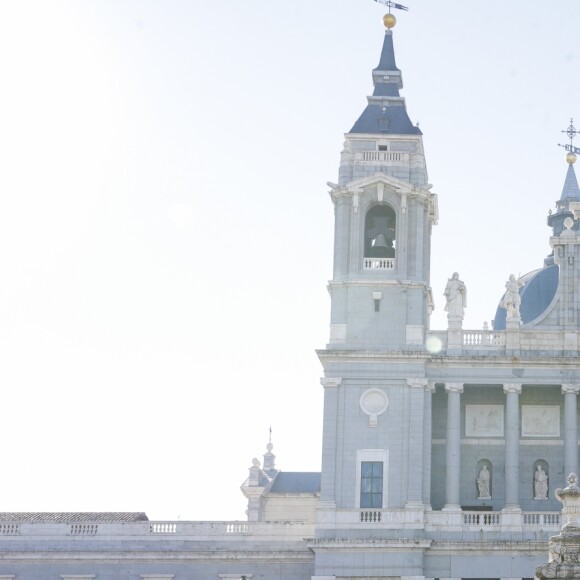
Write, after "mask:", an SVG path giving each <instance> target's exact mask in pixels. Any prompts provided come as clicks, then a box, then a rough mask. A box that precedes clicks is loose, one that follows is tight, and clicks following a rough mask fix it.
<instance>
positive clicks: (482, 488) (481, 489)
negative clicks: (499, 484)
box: [476, 463, 491, 499]
mask: <svg viewBox="0 0 580 580" xmlns="http://www.w3.org/2000/svg"><path fill="white" fill-rule="evenodd" d="M490 481H491V473H490V472H489V469H488V468H487V465H485V463H484V464H483V467H482V468H481V471H480V472H479V475H478V476H477V480H476V482H477V491H478V494H477V499H491V493H490V491H491V489H490Z"/></svg>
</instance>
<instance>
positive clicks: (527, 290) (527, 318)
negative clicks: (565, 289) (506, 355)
mask: <svg viewBox="0 0 580 580" xmlns="http://www.w3.org/2000/svg"><path fill="white" fill-rule="evenodd" d="M518 282H519V284H520V297H521V299H522V303H521V305H520V315H521V318H522V324H527V323H528V322H532V321H533V320H535V319H536V318H538V316H540V315H541V314H542V313H543V312H545V311H546V309H547V308H548V306H550V304H551V303H552V300H553V299H554V296H556V291H557V289H558V266H557V265H556V264H550V265H548V266H545V267H544V268H540V269H538V270H533V271H532V272H528V273H527V274H525V275H524V276H522V277H521V278H519V280H518ZM505 326H506V310H505V309H504V308H502V307H501V306H499V305H498V307H497V311H496V313H495V318H494V320H493V328H494V330H505Z"/></svg>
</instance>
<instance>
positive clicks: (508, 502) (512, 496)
mask: <svg viewBox="0 0 580 580" xmlns="http://www.w3.org/2000/svg"><path fill="white" fill-rule="evenodd" d="M503 392H504V393H505V394H506V404H505V504H504V510H507V511H519V510H520V509H521V508H520V481H519V479H520V478H519V475H520V401H519V395H520V393H521V392H522V385H521V384H508V385H504V386H503Z"/></svg>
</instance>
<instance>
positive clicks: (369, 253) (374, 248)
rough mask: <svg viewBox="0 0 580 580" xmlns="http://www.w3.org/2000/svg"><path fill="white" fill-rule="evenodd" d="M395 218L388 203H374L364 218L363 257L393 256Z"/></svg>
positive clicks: (395, 230)
mask: <svg viewBox="0 0 580 580" xmlns="http://www.w3.org/2000/svg"><path fill="white" fill-rule="evenodd" d="M396 234H397V218H396V216H395V211H394V210H393V208H392V207H391V206H389V205H385V204H383V205H375V206H374V207H372V208H371V209H370V210H369V211H368V212H367V216H366V219H365V258H394V257H395V243H396Z"/></svg>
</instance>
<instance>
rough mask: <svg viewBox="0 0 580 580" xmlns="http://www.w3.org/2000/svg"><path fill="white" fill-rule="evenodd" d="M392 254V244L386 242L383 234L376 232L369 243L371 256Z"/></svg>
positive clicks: (390, 255)
mask: <svg viewBox="0 0 580 580" xmlns="http://www.w3.org/2000/svg"><path fill="white" fill-rule="evenodd" d="M392 256H393V248H392V245H391V246H389V244H388V243H387V237H386V236H385V234H378V235H377V236H376V237H375V238H374V240H373V241H372V244H371V256H370V257H371V258H391V257H392Z"/></svg>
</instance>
